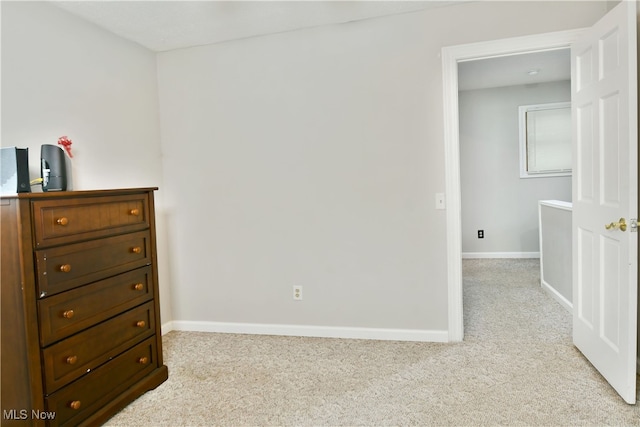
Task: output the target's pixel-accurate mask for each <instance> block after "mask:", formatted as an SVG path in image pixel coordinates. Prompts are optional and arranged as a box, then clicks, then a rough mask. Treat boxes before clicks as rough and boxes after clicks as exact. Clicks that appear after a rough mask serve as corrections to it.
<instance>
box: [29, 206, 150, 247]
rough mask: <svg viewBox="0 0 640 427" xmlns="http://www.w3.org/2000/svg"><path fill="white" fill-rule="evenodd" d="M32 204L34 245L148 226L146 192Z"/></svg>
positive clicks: (42, 245)
mask: <svg viewBox="0 0 640 427" xmlns="http://www.w3.org/2000/svg"><path fill="white" fill-rule="evenodd" d="M32 206H33V218H34V221H33V223H34V228H35V241H36V248H43V247H47V246H53V245H59V244H66V243H72V242H77V241H81V240H89V239H95V238H99V237H106V236H111V235H115V234H122V233H128V232H131V231H137V230H143V229H146V228H148V227H149V201H148V198H147V196H146V194H132V195H124V196H106V197H105V196H103V197H89V198H83V199H78V198H70V199H54V200H36V201H34V202H33V205H32Z"/></svg>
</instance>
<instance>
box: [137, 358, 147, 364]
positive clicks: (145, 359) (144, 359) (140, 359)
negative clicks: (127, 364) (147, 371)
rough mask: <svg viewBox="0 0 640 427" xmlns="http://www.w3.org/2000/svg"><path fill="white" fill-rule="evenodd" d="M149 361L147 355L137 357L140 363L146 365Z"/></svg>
mask: <svg viewBox="0 0 640 427" xmlns="http://www.w3.org/2000/svg"><path fill="white" fill-rule="evenodd" d="M148 362H149V358H148V357H141V358H139V359H138V363H139V364H141V365H146V364H147V363H148Z"/></svg>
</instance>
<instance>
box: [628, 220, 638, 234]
mask: <svg viewBox="0 0 640 427" xmlns="http://www.w3.org/2000/svg"><path fill="white" fill-rule="evenodd" d="M629 231H630V232H631V233H637V232H638V219H637V218H631V219H630V220H629Z"/></svg>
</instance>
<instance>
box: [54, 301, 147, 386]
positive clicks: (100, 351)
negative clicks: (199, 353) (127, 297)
mask: <svg viewBox="0 0 640 427" xmlns="http://www.w3.org/2000/svg"><path fill="white" fill-rule="evenodd" d="M154 332H155V316H154V311H153V303H146V304H144V305H142V306H140V307H136V308H134V309H132V310H129V311H127V312H125V313H122V314H121V315H119V316H117V317H114V318H112V319H109V320H107V321H105V322H102V323H100V324H98V325H96V326H94V327H93V328H91V329H87V330H85V331H83V332H80V333H79V334H76V335H74V336H72V337H70V338H67V339H65V340H63V341H60V342H59V343H57V344H54V345H52V346H49V347H48V348H46V349H44V350H42V359H43V362H44V377H45V392H46V393H47V394H50V393H52V392H54V391H55V390H57V389H59V388H60V387H62V386H64V385H66V384H68V383H70V382H71V381H73V380H75V379H77V378H79V377H81V376H82V375H84V374H85V373H86V372H89V371H92V370H94V369H96V368H97V367H98V366H100V365H102V364H103V363H105V362H107V361H109V359H111V358H113V357H115V356H117V355H118V354H120V353H122V352H123V351H124V350H126V349H127V348H129V347H131V346H132V345H133V344H135V343H136V342H139V341H142V339H144V338H148V337H149V336H151V335H153V334H154Z"/></svg>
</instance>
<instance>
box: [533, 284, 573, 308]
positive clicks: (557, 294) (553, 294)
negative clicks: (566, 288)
mask: <svg viewBox="0 0 640 427" xmlns="http://www.w3.org/2000/svg"><path fill="white" fill-rule="evenodd" d="M540 286H542V289H544V290H545V291H547V293H548V294H549V295H551V298H553V299H554V300H556V301H558V302H559V303H560V305H561V306H563V307H564V308H566V309H567V311H568V312H569V313H572V314H573V303H572V302H571V301H569V300H568V299H566V298H565V297H564V296H562V294H560V292H558V291H557V290H556V289H555V288H554V287H553V286H551V285H550V284H548V283H547V282H546V281H544V280H540Z"/></svg>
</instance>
